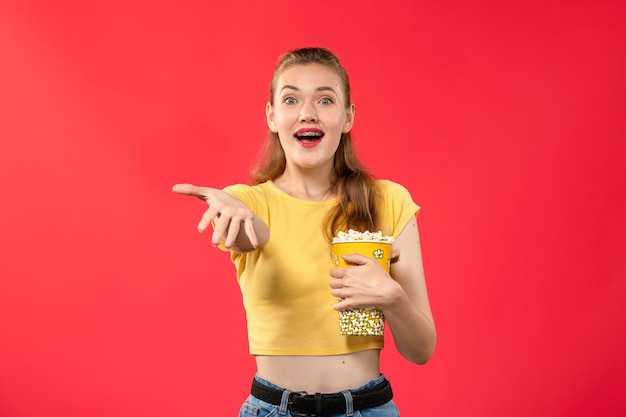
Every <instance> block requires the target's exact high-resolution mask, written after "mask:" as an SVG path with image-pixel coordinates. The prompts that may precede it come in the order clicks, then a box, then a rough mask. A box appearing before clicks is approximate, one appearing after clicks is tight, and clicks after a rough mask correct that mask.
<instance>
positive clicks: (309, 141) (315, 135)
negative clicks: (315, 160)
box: [293, 127, 324, 147]
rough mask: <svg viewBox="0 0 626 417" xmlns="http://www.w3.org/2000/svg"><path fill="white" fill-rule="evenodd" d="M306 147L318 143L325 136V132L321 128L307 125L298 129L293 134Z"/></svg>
mask: <svg viewBox="0 0 626 417" xmlns="http://www.w3.org/2000/svg"><path fill="white" fill-rule="evenodd" d="M293 137H294V138H296V140H298V142H300V144H302V146H304V147H310V146H314V145H316V144H317V143H318V142H319V141H320V140H322V138H323V137H324V132H322V131H321V130H320V129H316V128H311V127H305V128H302V129H298V130H297V131H296V133H294V135H293Z"/></svg>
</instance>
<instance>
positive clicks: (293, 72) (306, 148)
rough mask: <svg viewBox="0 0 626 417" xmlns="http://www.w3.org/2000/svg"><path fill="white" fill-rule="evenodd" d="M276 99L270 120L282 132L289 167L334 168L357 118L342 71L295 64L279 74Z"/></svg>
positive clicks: (272, 127)
mask: <svg viewBox="0 0 626 417" xmlns="http://www.w3.org/2000/svg"><path fill="white" fill-rule="evenodd" d="M273 100H274V104H271V103H268V104H267V108H266V115H267V124H268V126H269V128H270V130H271V131H272V132H275V133H278V137H279V139H280V143H281V145H282V147H283V150H284V151H285V157H286V159H287V169H289V167H290V166H291V167H294V168H296V167H298V168H304V169H312V168H319V167H326V168H329V169H330V168H331V167H332V164H333V158H334V155H335V151H336V150H337V147H338V146H339V141H340V140H341V134H342V133H346V132H348V131H350V129H351V128H352V123H353V121H354V106H353V105H352V104H350V105H349V106H348V108H346V98H345V94H344V91H343V88H342V86H341V78H340V77H339V75H338V74H337V73H336V72H335V71H333V70H332V69H330V68H328V67H326V66H324V65H320V64H308V65H295V66H292V67H290V68H288V69H286V70H284V71H283V72H282V73H281V74H280V75H279V76H278V78H277V80H276V85H275V89H274V97H273ZM329 172H330V170H329Z"/></svg>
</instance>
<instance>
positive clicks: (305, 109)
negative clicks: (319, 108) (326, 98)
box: [300, 104, 317, 122]
mask: <svg viewBox="0 0 626 417" xmlns="http://www.w3.org/2000/svg"><path fill="white" fill-rule="evenodd" d="M300 121H301V122H316V121H317V112H316V111H315V106H312V105H310V104H304V105H303V106H302V108H301V109H300Z"/></svg>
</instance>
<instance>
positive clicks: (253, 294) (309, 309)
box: [224, 180, 419, 355]
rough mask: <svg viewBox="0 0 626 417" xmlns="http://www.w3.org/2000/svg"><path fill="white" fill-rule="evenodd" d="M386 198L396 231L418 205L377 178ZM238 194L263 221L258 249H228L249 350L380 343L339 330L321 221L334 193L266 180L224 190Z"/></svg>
mask: <svg viewBox="0 0 626 417" xmlns="http://www.w3.org/2000/svg"><path fill="white" fill-rule="evenodd" d="M377 183H378V185H379V187H380V190H381V194H382V196H383V200H384V206H383V210H382V211H381V214H382V222H381V224H382V230H381V231H382V232H383V234H384V235H391V236H394V237H397V236H398V234H399V233H400V232H401V231H402V229H403V228H404V226H405V225H406V224H407V222H408V221H409V220H410V218H411V217H412V216H414V215H416V214H417V212H418V211H419V206H418V205H417V204H415V203H414V202H413V200H412V199H411V196H410V194H409V192H408V191H407V190H406V189H405V188H404V187H402V186H401V185H399V184H396V183H393V182H391V181H388V180H379V181H377ZM224 190H225V191H226V192H228V193H229V194H231V195H233V196H235V197H237V198H239V199H240V200H241V201H243V202H244V203H245V204H246V205H248V206H249V207H250V208H251V209H252V211H253V212H254V213H255V214H256V215H257V216H258V217H259V218H261V219H262V220H263V221H265V223H267V225H268V226H269V229H270V239H269V241H268V242H267V244H266V245H265V246H263V247H262V248H260V249H258V250H255V251H252V252H248V253H243V254H240V253H235V252H232V253H231V259H232V261H233V264H234V265H235V268H236V269H237V280H238V282H239V286H240V288H241V293H242V295H243V303H244V307H245V310H246V317H247V322H248V341H249V344H250V353H251V354H252V355H336V354H343V353H350V352H356V351H361V350H367V349H382V347H383V336H345V335H341V334H339V319H338V315H337V311H336V310H334V309H333V308H332V305H333V304H334V303H335V301H336V299H335V298H334V297H333V296H332V295H331V294H330V286H329V285H328V282H329V280H330V279H331V278H330V275H329V274H328V271H329V270H330V269H331V268H333V267H334V264H333V261H332V257H331V246H330V242H328V241H327V240H326V239H325V237H324V233H323V230H324V225H323V221H324V218H325V216H326V213H327V212H328V210H330V208H331V207H333V206H334V205H335V204H337V199H336V198H335V199H331V200H328V201H323V202H314V201H305V200H299V199H297V198H294V197H291V196H290V195H288V194H286V193H285V192H283V191H281V190H280V189H278V188H277V187H276V186H275V185H274V183H273V182H271V181H268V182H266V183H263V184H259V185H256V186H249V185H243V184H237V185H232V186H229V187H226V188H225V189H224Z"/></svg>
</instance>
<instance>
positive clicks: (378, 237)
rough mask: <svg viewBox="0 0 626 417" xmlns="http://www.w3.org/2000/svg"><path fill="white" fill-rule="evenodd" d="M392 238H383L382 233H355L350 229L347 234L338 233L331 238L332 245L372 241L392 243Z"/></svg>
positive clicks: (367, 231)
mask: <svg viewBox="0 0 626 417" xmlns="http://www.w3.org/2000/svg"><path fill="white" fill-rule="evenodd" d="M393 240H394V239H393V236H383V232H381V231H378V232H370V231H369V230H366V231H364V232H357V231H356V230H353V229H350V230H348V231H347V232H343V231H341V232H339V233H337V236H335V237H333V243H339V242H354V241H370V242H371V241H373V242H388V243H393Z"/></svg>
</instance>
